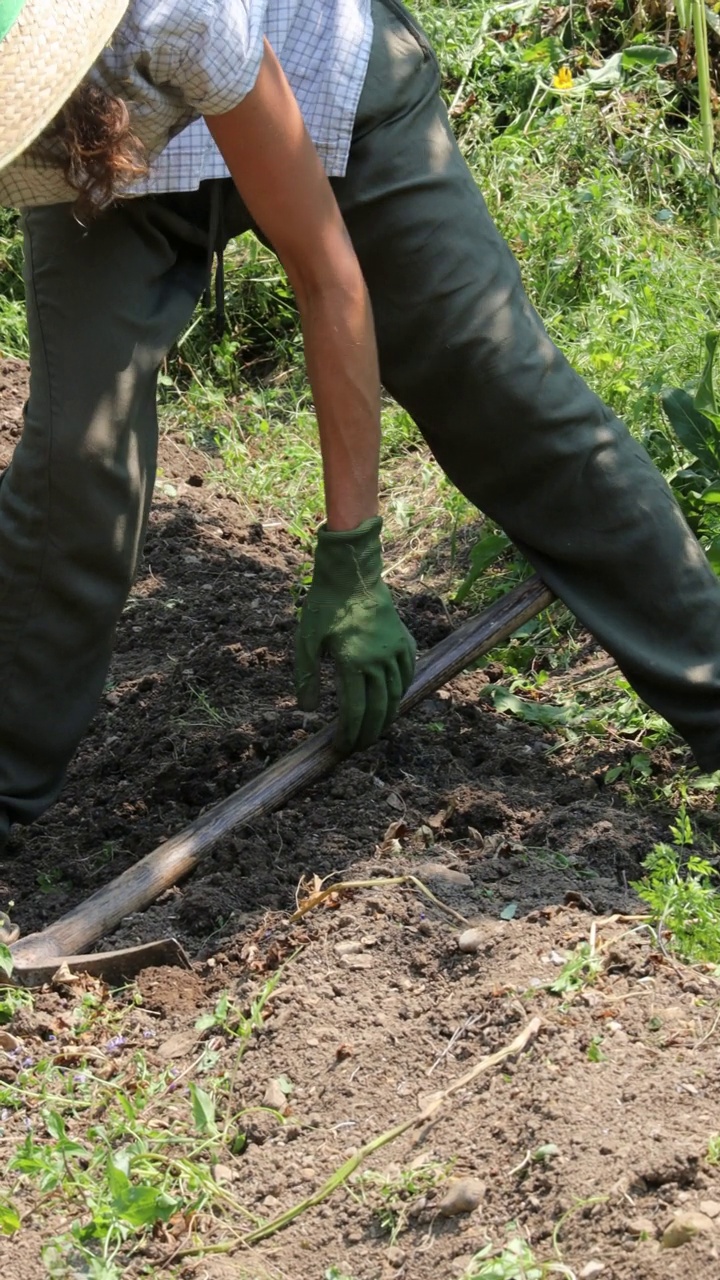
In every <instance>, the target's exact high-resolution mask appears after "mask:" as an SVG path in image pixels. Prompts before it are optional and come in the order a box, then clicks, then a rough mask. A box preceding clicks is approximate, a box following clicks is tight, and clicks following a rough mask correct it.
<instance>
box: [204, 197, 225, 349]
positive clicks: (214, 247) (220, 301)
mask: <svg viewBox="0 0 720 1280" xmlns="http://www.w3.org/2000/svg"><path fill="white" fill-rule="evenodd" d="M224 214H225V210H224V205H223V184H222V182H219V181H215V182H213V184H212V186H211V188H210V225H209V227H208V253H207V287H206V289H205V296H204V298H203V302H204V304H205V306H206V307H209V306H210V304H211V302H212V269H213V259H214V258H217V268H216V271H215V323H216V325H217V336H218V338H222V336H223V334H224V332H225V216H224Z"/></svg>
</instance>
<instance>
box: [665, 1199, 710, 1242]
mask: <svg viewBox="0 0 720 1280" xmlns="http://www.w3.org/2000/svg"><path fill="white" fill-rule="evenodd" d="M714 1230H715V1224H714V1222H713V1220H712V1218H709V1217H708V1216H707V1214H704V1213H698V1211H697V1210H695V1209H683V1210H682V1212H681V1213H676V1214H675V1217H674V1218H673V1220H672V1222H671V1223H670V1225H669V1226H668V1227H666V1228H665V1230H664V1231H663V1235H662V1240H661V1241H660V1244H661V1246H662V1248H663V1249H678V1248H679V1247H680V1245H683V1244H687V1243H688V1241H689V1240H692V1239H693V1237H694V1236H696V1235H699V1234H700V1233H702V1232H705V1233H707V1232H708V1231H714Z"/></svg>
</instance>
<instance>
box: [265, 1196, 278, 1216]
mask: <svg viewBox="0 0 720 1280" xmlns="http://www.w3.org/2000/svg"><path fill="white" fill-rule="evenodd" d="M262 1207H263V1209H264V1210H265V1212H266V1213H270V1214H274V1213H277V1212H278V1211H279V1209H280V1201H279V1200H278V1198H277V1196H266V1197H265V1199H264V1200H263V1202H262Z"/></svg>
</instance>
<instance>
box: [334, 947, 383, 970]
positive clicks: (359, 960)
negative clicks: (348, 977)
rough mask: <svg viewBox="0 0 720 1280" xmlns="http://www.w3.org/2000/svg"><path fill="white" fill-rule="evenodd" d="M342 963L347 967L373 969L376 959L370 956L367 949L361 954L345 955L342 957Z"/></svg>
mask: <svg viewBox="0 0 720 1280" xmlns="http://www.w3.org/2000/svg"><path fill="white" fill-rule="evenodd" d="M340 964H342V965H344V966H345V968H346V969H372V968H373V966H374V964H375V961H374V960H373V958H372V956H369V955H368V953H367V951H364V952H363V953H362V954H361V955H344V956H341V957H340Z"/></svg>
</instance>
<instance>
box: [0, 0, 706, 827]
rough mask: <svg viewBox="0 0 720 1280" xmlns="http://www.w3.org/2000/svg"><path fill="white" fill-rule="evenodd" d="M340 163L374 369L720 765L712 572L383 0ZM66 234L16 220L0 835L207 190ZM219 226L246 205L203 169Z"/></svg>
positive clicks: (111, 622)
mask: <svg viewBox="0 0 720 1280" xmlns="http://www.w3.org/2000/svg"><path fill="white" fill-rule="evenodd" d="M375 21H376V30H375V39H374V45H373V52H372V58H371V62H370V67H369V71H368V76H367V81H366V84H365V88H364V92H363V97H362V101H361V104H360V110H359V114H358V119H357V125H356V131H355V137H354V141H353V146H352V152H351V156H350V161H349V166H348V172H347V176H346V177H345V178H342V179H338V180H335V181H334V187H335V190H336V193H337V197H338V200H339V202H340V205H341V208H342V210H343V213H344V216H345V218H346V220H347V225H348V227H349V229H350V233H351V235H352V239H353V242H354V244H355V247H356V250H357V253H358V256H359V259H360V262H361V264H362V267H363V270H364V272H365V277H366V279H367V282H368V286H369V289H370V293H371V295H372V301H373V306H374V311H375V319H376V325H377V334H378V343H379V349H380V361H381V367H382V376H383V380H384V383H385V385H386V386H387V387H388V389H389V390H390V391H391V392H392V394H393V395H394V396H395V397H396V398H397V399H398V401H399V402H400V403H401V404H402V405H404V406H405V408H406V409H407V410H408V411H409V413H410V414H411V415H412V417H413V418H414V419H415V421H416V422H417V423H418V425H419V427H420V429H421V430H422V432H423V434H424V436H425V438H426V440H427V441H428V444H429V445H430V447H431V449H432V451H433V453H434V454H435V456H436V458H437V459H438V461H439V463H440V465H441V466H442V467H443V468H444V470H445V471H446V472H447V474H448V475H449V476H450V477H451V479H452V480H453V481H454V482H455V484H456V485H457V486H458V487H459V488H460V489H461V490H462V491H463V493H465V494H466V495H467V497H468V498H470V499H471V500H472V502H474V503H476V504H477V506H478V507H479V508H480V509H481V510H483V511H485V512H487V513H488V514H489V515H491V516H492V517H493V519H495V520H496V521H497V522H498V523H499V524H500V525H502V526H503V528H504V529H506V530H507V532H508V534H509V535H510V536H511V537H512V538H513V540H514V541H515V542H516V543H517V545H518V546H519V547H520V548H521V549H522V550H523V552H524V553H525V554H526V555H527V556H528V558H529V559H530V560H531V561H532V563H533V564H534V565H535V566H536V568H537V569H538V570H539V572H540V573H541V575H542V577H543V578H544V579H545V581H546V582H547V583H548V585H549V586H550V587H552V588H553V589H554V590H555V591H556V592H557V594H558V595H559V596H560V597H561V598H562V599H563V600H564V601H565V602H566V604H568V605H569V607H570V608H571V609H572V610H573V611H574V613H576V614H577V616H578V617H579V618H580V619H581V620H582V621H583V622H584V623H585V624H586V625H587V626H588V627H589V628H590V630H591V631H592V632H593V633H594V634H595V635H596V636H597V637H598V639H599V640H600V641H601V643H602V644H603V645H604V646H605V648H606V649H607V650H608V651H609V652H610V653H611V654H612V655H613V656H614V657H615V658H616V660H617V662H618V664H619V666H620V667H621V669H622V670H623V671H624V672H625V674H626V675H627V677H628V679H629V680H630V681H631V682H632V683H633V685H634V686H635V688H636V689H637V690H638V692H639V693H640V695H641V696H642V697H643V698H644V699H645V700H646V701H647V702H648V703H649V704H650V705H651V706H653V707H654V708H656V709H657V710H658V711H659V712H661V713H662V715H664V716H665V717H666V718H667V719H668V720H669V721H670V723H671V724H673V725H674V726H675V728H676V729H677V730H678V731H679V732H680V733H681V734H683V735H684V737H685V738H686V740H687V741H688V743H689V744H690V746H691V748H692V749H693V751H694V753H695V756H696V758H697V761H698V763H699V764H700V765H701V766H702V767H703V768H705V769H717V768H720V585H719V584H718V581H717V580H716V578H715V576H714V574H713V573H712V572H711V570H710V569H709V567H708V565H707V563H706V560H705V557H704V555H703V553H702V551H701V548H700V547H699V545H698V543H697V541H696V540H695V538H694V537H693V535H692V534H691V533H690V531H689V530H688V528H687V526H686V524H685V522H684V520H683V518H682V516H681V514H680V511H679V510H678V508H677V506H676V505H675V503H674V501H673V499H672V497H671V494H670V491H669V489H668V488H667V486H666V484H665V483H664V481H663V480H662V478H661V477H660V475H659V474H658V472H657V471H656V470H655V469H654V467H653V466H652V464H651V462H650V460H649V458H648V456H647V455H646V453H645V452H644V450H643V449H642V448H641V447H640V446H639V445H638V444H636V443H635V441H634V440H633V439H632V438H631V437H630V435H629V434H628V432H627V431H626V430H625V428H624V427H623V425H622V424H621V423H620V422H619V421H618V420H617V419H616V418H615V417H614V416H613V414H612V413H611V412H610V411H609V409H607V408H606V407H605V406H604V405H603V404H602V403H601V401H600V400H598V399H597V397H596V396H595V395H593V394H592V392H591V391H589V390H588V388H587V386H586V385H585V383H584V382H583V381H582V379H581V378H579V377H578V376H577V375H576V374H575V373H574V372H573V370H572V369H571V368H570V367H569V365H568V364H567V362H566V361H565V359H564V358H563V356H562V355H561V354H560V353H559V352H558V351H557V349H556V348H555V347H554V346H553V344H552V343H551V341H550V339H549V338H548V336H547V334H546V332H545V330H544V328H543V326H542V324H541V322H540V320H539V319H538V317H537V315H536V313H535V311H534V310H533V308H532V307H531V305H530V303H529V302H528V300H527V298H526V296H525V293H524V291H523V288H522V285H521V282H520V277H519V273H518V268H517V265H516V263H515V261H514V259H513V257H512V255H511V253H510V251H509V249H508V248H507V246H506V245H505V244H504V242H503V241H502V239H501V237H500V236H499V234H498V232H497V231H496V229H495V227H494V225H493V223H492V221H491V219H490V217H489V215H488V213H487V210H486V208H485V204H484V202H483V200H482V197H481V196H480V194H479V192H478V190H477V188H476V186H475V183H474V182H473V179H472V177H471V175H470V173H469V171H468V169H467V167H466V165H465V163H464V161H463V160H462V158H461V156H460V154H459V152H458V150H457V147H456V145H455V142H454V140H453V136H452V133H451V130H450V127H449V125H448V121H447V117H446V113H445V111H444V108H443V105H442V102H441V99H440V97H439V93H438V88H439V74H438V69H437V64H436V62H435V58H434V56H433V54H432V52H431V50H430V48H429V46H428V44H427V41H426V40H425V37H424V36H423V35H422V33H421V32H420V31H419V30H418V29H417V28H416V27H415V26H414V24H413V23H412V21H411V19H410V18H409V17H408V15H407V14H406V12H405V11H404V10H403V9H402V8H401V6H400V5H399V4H398V3H396V0H376V3H375ZM211 185H212V184H206V185H205V186H204V188H203V189H201V191H199V192H197V193H193V194H183V195H177V196H165V197H161V198H147V199H139V200H128V201H124V202H122V203H121V204H119V205H118V206H117V207H116V208H114V209H113V210H112V211H110V212H108V213H107V214H105V215H104V216H102V217H101V218H99V219H98V221H97V222H96V223H95V224H94V225H93V226H92V227H91V228H90V229H89V230H87V231H86V230H83V229H82V228H81V227H80V226H78V224H77V223H76V222H75V221H74V220H73V218H72V216H71V211H70V209H69V208H68V206H67V205H61V206H53V207H46V208H42V209H34V210H31V211H28V212H27V213H26V216H25V218H24V227H25V246H26V277H27V293H28V319H29V328H30V350H31V361H30V363H31V388H30V399H29V403H28V407H27V411H26V422H25V429H24V432H23V435H22V438H21V441H20V443H19V444H18V447H17V450H16V453H15V456H14V458H13V461H12V463H11V466H10V468H9V469H8V471H7V472H6V473H5V476H4V478H3V481H2V484H0V691H1V692H0V842H1V841H2V836H3V833H6V832H7V830H8V828H9V826H10V824H11V823H13V822H21V823H24V822H29V821H31V820H32V819H33V818H35V817H37V816H38V815H39V814H40V813H42V811H43V810H44V809H45V808H46V807H47V806H48V805H49V804H50V803H51V802H52V800H53V799H54V798H55V796H56V795H57V792H58V790H59V788H60V786H61V783H62V779H63V775H64V771H65V769H66V766H67V763H68V761H69V760H70V758H71V756H72V754H73V752H74V751H75V748H76V746H77V744H78V741H79V740H80V738H81V736H82V734H83V733H84V731H85V729H86V727H87V724H88V722H89V720H90V717H91V716H92V714H93V712H94V710H95V707H96V705H97V701H98V698H99V696H100V693H101V690H102V686H103V682H104V680H105V677H106V673H107V669H108V663H109V660H110V653H111V647H112V642H113V632H114V628H115V625H116V622H117V619H118V617H119V614H120V612H121V610H122V608H123V605H124V603H125V600H126V597H127V593H128V591H129V589H130V586H131V584H132V581H133V575H134V574H135V571H136V567H137V562H138V556H139V553H140V550H141V547H142V542H143V536H144V532H145V525H146V520H147V514H148V507H149V504H150V498H151V494H152V488H153V480H154V467H155V454H156V436H157V424H156V409H155V395H156V379H157V371H158V368H159V366H160V363H161V362H162V360H163V358H164V356H165V355H166V353H167V351H168V349H169V348H170V347H171V345H172V343H173V342H174V340H175V339H176V337H177V335H178V333H179V332H180V331H181V329H182V328H183V326H184V325H185V324H186V323H187V321H188V320H189V318H190V316H191V314H192V311H193V308H194V307H195V306H196V303H197V301H198V298H199V296H200V294H201V293H202V290H203V288H204V285H205V280H206V262H207V249H208V235H209V222H210V195H211V193H210V191H209V187H210V186H211ZM221 194H222V200H223V204H224V211H223V212H224V226H225V228H226V231H227V235H228V238H229V237H231V236H236V235H238V234H240V233H241V232H242V231H244V230H246V229H247V228H248V227H250V226H251V222H250V219H249V217H248V215H247V213H246V211H245V210H244V208H243V207H242V204H241V202H240V200H239V198H238V196H237V194H236V193H235V190H234V187H233V186H232V184H231V183H230V182H226V183H223V184H221Z"/></svg>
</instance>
